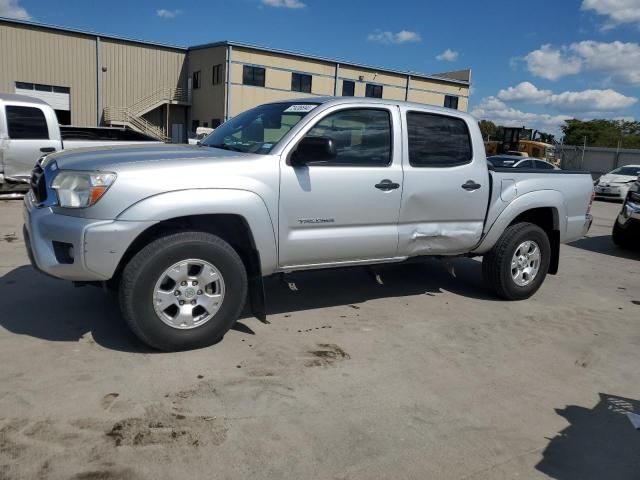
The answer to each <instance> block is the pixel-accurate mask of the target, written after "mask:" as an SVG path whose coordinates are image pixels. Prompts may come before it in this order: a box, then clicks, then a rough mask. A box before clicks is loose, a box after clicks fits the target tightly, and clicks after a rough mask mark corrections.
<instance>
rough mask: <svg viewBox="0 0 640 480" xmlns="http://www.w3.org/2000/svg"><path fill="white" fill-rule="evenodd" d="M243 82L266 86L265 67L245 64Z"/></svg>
mask: <svg viewBox="0 0 640 480" xmlns="http://www.w3.org/2000/svg"><path fill="white" fill-rule="evenodd" d="M242 83H243V84H244V85H253V86H255V87H264V68H262V67H252V66H250V65H244V66H243V67H242Z"/></svg>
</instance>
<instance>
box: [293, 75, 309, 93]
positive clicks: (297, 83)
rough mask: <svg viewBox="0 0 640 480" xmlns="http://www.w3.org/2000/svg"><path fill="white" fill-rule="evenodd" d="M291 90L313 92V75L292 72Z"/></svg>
mask: <svg viewBox="0 0 640 480" xmlns="http://www.w3.org/2000/svg"><path fill="white" fill-rule="evenodd" d="M291 91H292V92H305V93H311V75H305V74H304V73H292V74H291Z"/></svg>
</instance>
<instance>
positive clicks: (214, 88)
mask: <svg viewBox="0 0 640 480" xmlns="http://www.w3.org/2000/svg"><path fill="white" fill-rule="evenodd" d="M470 77H471V71H470V70H461V71H456V72H446V73H440V74H433V75H426V74H421V73H413V72H401V71H396V70H392V69H385V68H378V67H371V66H366V65H359V64H355V63H353V62H341V61H339V60H332V59H327V58H322V57H316V56H310V55H302V54H299V53H294V52H287V51H282V50H274V49H268V48H263V47H256V46H252V45H245V44H241V43H236V42H217V43H211V44H207V45H198V46H194V47H188V48H186V47H178V46H171V45H163V44H158V43H154V42H145V41H140V40H132V39H123V38H119V37H115V36H110V35H103V34H98V33H92V32H85V31H79V30H73V29H67V28H61V27H56V26H51V25H43V24H38V23H33V22H25V21H18V20H10V19H4V18H0V92H7V93H22V94H27V95H31V96H36V97H38V98H41V99H43V100H45V101H47V102H48V103H49V104H50V105H52V106H53V107H54V109H55V110H56V113H57V114H58V118H59V120H60V122H61V123H63V124H74V125H81V126H101V125H102V126H127V127H129V128H133V129H135V130H138V131H141V132H143V133H147V134H150V135H153V136H155V137H157V138H162V139H172V140H173V141H175V142H182V141H185V139H186V135H187V133H188V132H191V131H194V130H195V128H196V127H198V126H203V127H216V126H217V125H219V124H220V123H221V122H223V121H224V120H225V119H227V118H229V117H232V116H234V115H236V114H238V113H240V112H242V111H244V110H246V109H248V108H250V107H253V106H255V105H259V104H261V103H265V102H270V101H275V100H281V99H290V98H297V97H314V96H326V95H336V96H340V95H345V96H359V97H365V96H369V97H379V98H388V99H394V100H409V101H414V102H419V103H425V104H430V105H438V106H445V107H450V108H457V109H459V110H464V111H466V110H467V107H468V99H469V88H470V80H471V78H470Z"/></svg>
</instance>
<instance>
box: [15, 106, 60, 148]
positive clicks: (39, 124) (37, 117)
mask: <svg viewBox="0 0 640 480" xmlns="http://www.w3.org/2000/svg"><path fill="white" fill-rule="evenodd" d="M5 111H6V112H7V127H8V130H9V138H11V139H14V140H19V139H30V140H42V139H44V140H47V139H48V138H49V129H48V128H47V120H46V118H45V116H44V112H43V111H42V110H40V109H39V108H36V107H20V106H16V105H7V106H6V107H5Z"/></svg>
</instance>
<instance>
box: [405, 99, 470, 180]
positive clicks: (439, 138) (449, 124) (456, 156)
mask: <svg viewBox="0 0 640 480" xmlns="http://www.w3.org/2000/svg"><path fill="white" fill-rule="evenodd" d="M407 135H408V142H409V164H410V165H411V166H413V167H438V168H446V167H454V166H457V165H464V164H466V163H470V162H471V160H472V158H473V152H472V149H471V136H470V134H469V129H468V127H467V124H466V122H465V121H464V120H462V119H460V118H456V117H449V116H447V115H439V114H435V113H423V112H407Z"/></svg>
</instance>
